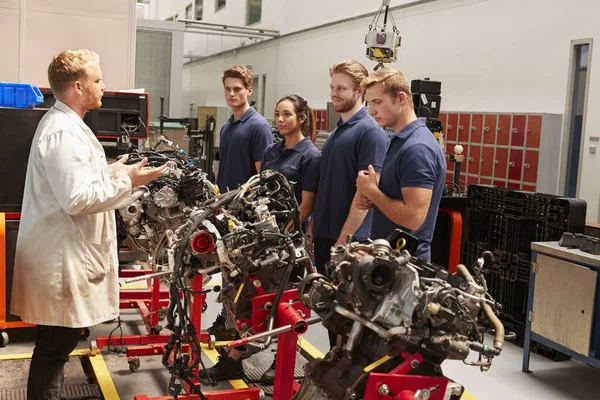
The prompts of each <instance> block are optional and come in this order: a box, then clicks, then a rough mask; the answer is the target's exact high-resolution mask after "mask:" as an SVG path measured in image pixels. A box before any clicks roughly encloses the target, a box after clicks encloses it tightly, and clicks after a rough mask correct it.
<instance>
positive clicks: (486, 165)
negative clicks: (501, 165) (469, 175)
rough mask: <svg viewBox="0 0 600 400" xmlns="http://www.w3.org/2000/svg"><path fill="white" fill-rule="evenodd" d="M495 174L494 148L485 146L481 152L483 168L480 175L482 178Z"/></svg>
mask: <svg viewBox="0 0 600 400" xmlns="http://www.w3.org/2000/svg"><path fill="white" fill-rule="evenodd" d="M493 172H494V148H493V147H492V146H483V148H482V150H481V167H480V171H479V175H481V176H482V177H484V176H488V177H491V176H493V175H492V174H493Z"/></svg>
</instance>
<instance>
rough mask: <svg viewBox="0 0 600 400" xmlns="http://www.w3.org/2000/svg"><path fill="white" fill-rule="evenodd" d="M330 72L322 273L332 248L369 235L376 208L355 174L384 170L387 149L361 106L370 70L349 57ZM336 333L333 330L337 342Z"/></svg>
mask: <svg viewBox="0 0 600 400" xmlns="http://www.w3.org/2000/svg"><path fill="white" fill-rule="evenodd" d="M329 75H330V77H331V84H330V89H331V92H330V97H331V101H332V102H333V108H334V110H335V111H337V112H339V113H341V118H340V120H339V121H338V123H337V127H336V128H335V130H334V131H333V132H332V133H331V135H330V136H329V138H327V141H326V142H325V144H324V146H323V151H322V156H321V176H320V180H319V187H318V189H317V198H316V201H315V209H314V212H313V229H312V234H313V237H314V240H313V243H314V250H315V264H316V267H317V270H318V271H319V272H320V273H322V274H324V273H325V266H326V264H327V262H329V260H330V256H331V247H333V246H337V245H338V244H345V243H346V240H347V237H348V236H352V237H353V240H357V241H362V240H365V239H367V238H368V237H369V234H370V232H371V219H372V213H371V212H370V211H368V210H361V209H359V208H358V207H357V204H356V200H355V194H356V176H357V174H358V171H360V170H364V169H367V167H368V166H369V165H372V166H373V167H374V171H379V170H380V169H381V168H382V166H383V160H384V158H385V151H386V148H387V137H386V135H385V133H384V132H383V130H382V129H381V128H380V127H379V126H378V125H377V123H376V122H375V120H374V119H373V118H372V117H371V116H370V115H369V113H368V112H367V109H366V108H365V107H363V105H362V102H363V100H364V99H363V96H364V89H362V88H361V86H360V83H361V82H362V80H363V79H365V78H366V77H367V75H368V71H367V69H366V68H365V66H364V65H362V64H360V63H358V62H357V61H353V60H345V61H341V62H339V63H337V64H335V65H333V66H332V67H331V68H330V69H329ZM374 173H376V172H374ZM309 233H310V229H309ZM335 338H336V336H335V335H333V334H330V344H331V345H332V346H333V345H334V344H335Z"/></svg>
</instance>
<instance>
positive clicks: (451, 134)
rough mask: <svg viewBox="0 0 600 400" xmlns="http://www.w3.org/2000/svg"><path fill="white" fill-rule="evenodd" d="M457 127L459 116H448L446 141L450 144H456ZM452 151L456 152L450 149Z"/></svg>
mask: <svg viewBox="0 0 600 400" xmlns="http://www.w3.org/2000/svg"><path fill="white" fill-rule="evenodd" d="M457 126H458V114H448V122H447V124H446V141H447V142H448V143H452V144H456V138H457V134H456V132H457ZM452 147H454V146H452ZM450 151H451V152H453V151H454V150H452V149H450Z"/></svg>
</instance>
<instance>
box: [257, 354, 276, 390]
mask: <svg viewBox="0 0 600 400" xmlns="http://www.w3.org/2000/svg"><path fill="white" fill-rule="evenodd" d="M275 364H276V363H275V358H273V363H272V364H271V366H270V367H269V369H268V370H266V371H265V372H264V373H263V374H262V376H261V377H260V383H262V384H263V385H267V386H273V385H275Z"/></svg>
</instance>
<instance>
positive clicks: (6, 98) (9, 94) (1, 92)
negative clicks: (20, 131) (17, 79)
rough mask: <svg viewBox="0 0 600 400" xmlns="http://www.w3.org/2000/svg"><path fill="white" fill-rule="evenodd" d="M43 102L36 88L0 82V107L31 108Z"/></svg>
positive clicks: (25, 84)
mask: <svg viewBox="0 0 600 400" xmlns="http://www.w3.org/2000/svg"><path fill="white" fill-rule="evenodd" d="M43 101H44V96H43V95H42V93H41V92H40V89H38V87H37V86H34V85H30V84H28V83H7V82H0V107H15V108H33V107H35V106H37V105H38V104H41V103H42V102H43Z"/></svg>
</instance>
